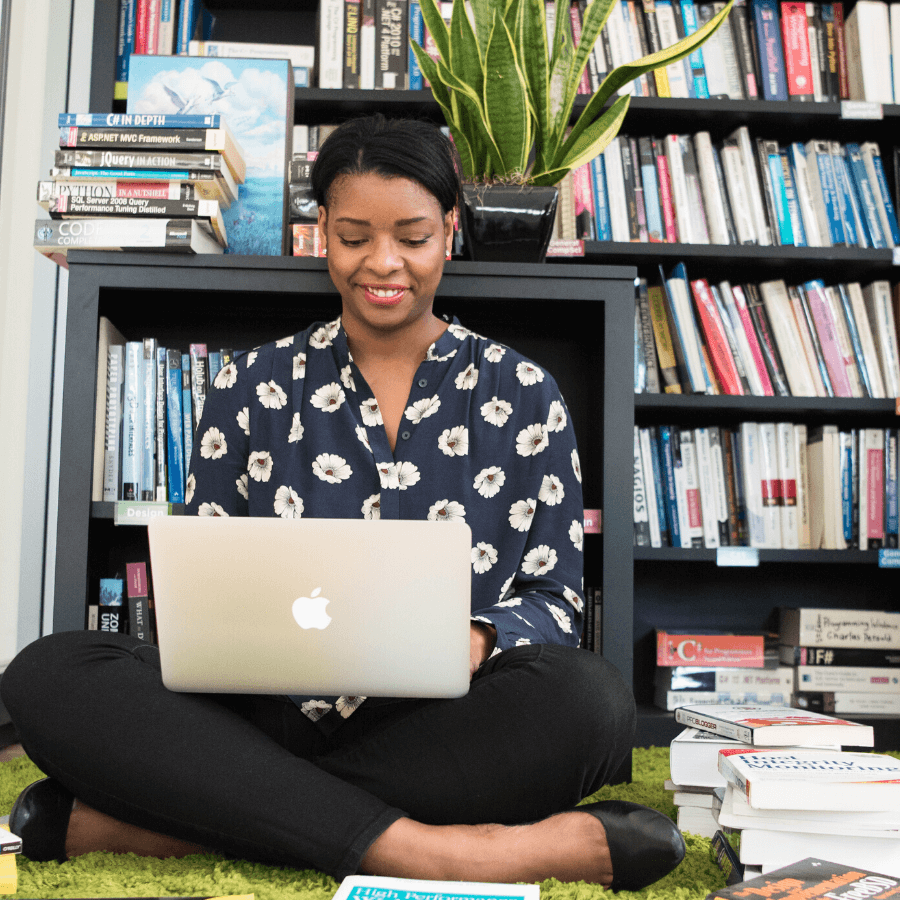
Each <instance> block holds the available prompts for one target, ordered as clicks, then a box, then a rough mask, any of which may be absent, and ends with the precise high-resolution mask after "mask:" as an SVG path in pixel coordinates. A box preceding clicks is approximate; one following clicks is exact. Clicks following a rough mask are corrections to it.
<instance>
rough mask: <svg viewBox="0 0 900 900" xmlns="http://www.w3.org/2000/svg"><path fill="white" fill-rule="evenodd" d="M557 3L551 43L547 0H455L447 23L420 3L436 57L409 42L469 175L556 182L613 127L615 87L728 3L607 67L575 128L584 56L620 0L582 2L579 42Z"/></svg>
mask: <svg viewBox="0 0 900 900" xmlns="http://www.w3.org/2000/svg"><path fill="white" fill-rule="evenodd" d="M553 2H554V4H555V6H556V11H555V12H556V15H555V21H556V26H555V31H554V35H553V39H552V45H550V42H549V40H548V33H547V32H548V29H547V24H546V12H545V7H544V0H453V10H452V15H451V18H450V22H449V25H448V24H447V23H446V22H445V21H444V19H443V18H442V17H441V11H440V8H439V6H438V2H436V0H419V3H420V7H421V10H422V17H423V19H424V22H425V26H426V27H427V28H428V31H429V32H430V34H431V36H432V38H433V40H434V43H435V46H436V48H437V52H438V55H439V57H438V58H436V59H433V58H432V57H431V56H429V55H428V54H427V53H426V52H425V50H424V49H423V47H422V46H421V45H419V44H417V43H416V42H415V41H413V42H411V45H412V49H413V52H414V53H415V55H416V59H417V60H418V62H419V66H420V68H421V70H422V74H423V75H424V76H425V78H427V79H428V81H429V83H430V85H431V91H432V94H433V95H434V98H435V100H436V101H437V102H438V104H439V106H440V107H441V109H442V110H443V113H444V117H445V118H446V120H447V125H448V126H449V129H450V133H451V135H452V136H453V140H454V142H455V144H456V147H457V149H458V151H459V154H460V159H461V162H462V169H463V171H462V175H463V180H464V181H466V182H471V183H482V182H494V181H500V182H504V181H505V182H513V183H516V182H518V183H522V184H534V185H554V184H558V183H559V182H560V181H561V180H562V178H563V177H564V176H565V175H566V173H567V172H569V171H571V170H572V169H575V168H577V167H578V166H581V165H583V164H584V163H586V162H589V161H590V160H591V159H593V158H594V157H595V156H597V154H598V153H600V152H602V151H603V149H604V148H605V147H606V146H607V144H609V142H610V141H611V140H612V139H613V138H614V137H615V136H616V134H618V132H619V129H620V128H621V127H622V120H623V119H624V118H625V113H626V112H627V111H628V104H629V102H630V100H631V98H630V96H628V95H627V94H626V95H623V96H620V97H618V98H617V99H616V100H615V101H614V102H613V103H612V104H611V105H610V106H608V107H607V104H608V103H609V101H610V99H611V98H612V97H613V96H614V95H616V94H617V93H618V91H619V89H620V88H622V87H624V86H625V85H627V84H629V82H631V81H632V80H633V79H635V78H637V77H639V76H640V75H643V74H644V73H645V72H650V71H652V70H653V69H656V68H660V67H662V66H666V65H670V64H671V63H673V62H676V61H678V60H680V59H682V58H683V57H685V56H687V55H688V54H689V53H691V52H692V51H693V50H695V49H696V48H697V47H699V46H700V45H701V44H702V43H703V42H704V41H705V40H706V39H707V38H708V37H709V36H710V35H711V34H712V33H713V32H714V31H715V30H716V29H717V28H718V27H719V26H720V25H721V24H722V22H723V21H724V19H725V17H726V16H727V15H728V12H729V11H730V9H731V4H732V3H733V2H734V0H729V2H728V4H727V5H726V6H725V8H724V9H722V10H721V11H720V12H718V13H717V14H716V15H715V16H714V17H713V18H712V19H710V21H709V22H707V23H706V24H705V25H704V26H703V27H702V28H699V29H698V30H697V31H695V32H694V33H693V34H691V35H689V36H688V37H686V38H684V39H683V40H681V41H679V42H678V43H677V44H673V45H672V46H671V47H667V48H665V49H663V50H661V51H659V52H658V53H651V54H650V55H649V56H644V57H642V58H641V59H637V60H635V61H634V62H631V63H628V64H627V65H623V66H619V67H618V68H616V69H614V70H613V71H611V72H610V73H609V74H608V75H607V76H606V78H605V79H604V80H603V83H602V84H601V85H600V87H599V88H598V89H597V91H596V92H595V93H594V94H593V96H592V97H591V98H590V100H589V101H588V102H587V105H586V106H585V108H584V109H583V110H582V112H581V114H580V115H579V116H578V118H577V120H576V121H575V123H574V124H573V125H572V126H571V128H570V127H569V126H570V121H571V118H572V110H573V108H574V105H575V98H576V95H577V94H578V86H579V84H580V83H581V79H582V74H583V72H584V69H585V66H586V65H587V62H588V57H589V56H590V54H591V52H592V51H593V48H594V44H595V42H596V41H597V38H598V37H599V35H600V30H601V29H602V28H603V25H604V23H605V22H606V20H607V18H608V17H609V14H610V12H611V11H612V10H613V9H614V8H615V7H616V6H617V5H618V3H619V0H591V2H589V3H588V5H587V6H586V8H585V10H584V20H583V23H582V33H581V39H580V40H579V42H578V44H577V45H575V44H574V42H573V39H572V31H571V26H570V19H569V2H570V0H553ZM467 4H468V5H470V8H471V15H470V13H469V11H467V9H466V6H467Z"/></svg>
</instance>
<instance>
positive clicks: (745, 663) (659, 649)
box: [656, 628, 766, 669]
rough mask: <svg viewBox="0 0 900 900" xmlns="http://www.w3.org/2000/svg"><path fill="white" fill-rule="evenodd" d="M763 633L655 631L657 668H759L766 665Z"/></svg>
mask: <svg viewBox="0 0 900 900" xmlns="http://www.w3.org/2000/svg"><path fill="white" fill-rule="evenodd" d="M765 645H766V636H765V635H764V634H715V633H713V634H702V633H697V632H694V633H688V634H685V633H680V632H671V631H666V630H665V629H660V628H658V629H657V630H656V664H657V665H658V666H740V667H743V668H751V669H759V668H763V667H764V665H765Z"/></svg>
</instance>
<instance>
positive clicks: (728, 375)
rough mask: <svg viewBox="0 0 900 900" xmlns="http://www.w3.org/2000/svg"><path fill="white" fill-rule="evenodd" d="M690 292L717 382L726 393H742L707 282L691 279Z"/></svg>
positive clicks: (721, 323) (723, 329) (722, 325)
mask: <svg viewBox="0 0 900 900" xmlns="http://www.w3.org/2000/svg"><path fill="white" fill-rule="evenodd" d="M691 293H692V295H693V298H694V304H695V307H696V310H697V314H698V316H699V319H700V324H701V327H702V328H703V333H704V335H705V337H706V346H707V348H708V350H709V355H710V357H711V358H712V365H713V370H714V371H715V375H716V378H717V379H718V381H719V384H720V385H721V386H722V389H723V391H724V392H725V393H726V394H731V395H743V393H744V389H743V387H742V386H741V380H740V376H739V374H738V371H737V368H736V366H735V362H734V358H733V357H732V354H731V348H730V346H729V344H728V340H727V338H726V335H725V326H724V323H723V322H722V319H721V317H720V315H719V311H718V309H717V307H716V304H715V301H714V299H713V296H712V291H711V290H710V285H709V282H708V281H707V280H706V279H703V278H701V279H696V280H694V281H692V282H691Z"/></svg>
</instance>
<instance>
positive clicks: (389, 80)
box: [375, 0, 409, 90]
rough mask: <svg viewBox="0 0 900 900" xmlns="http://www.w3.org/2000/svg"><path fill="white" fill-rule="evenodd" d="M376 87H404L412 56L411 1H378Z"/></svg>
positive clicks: (385, 88) (402, 88)
mask: <svg viewBox="0 0 900 900" xmlns="http://www.w3.org/2000/svg"><path fill="white" fill-rule="evenodd" d="M375 10H376V19H375V25H376V60H375V65H376V68H375V87H376V88H381V89H382V90H404V89H405V88H406V84H407V72H406V61H407V57H408V56H409V46H408V43H409V4H408V0H376V4H375Z"/></svg>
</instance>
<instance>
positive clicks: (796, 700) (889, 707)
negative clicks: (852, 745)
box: [791, 691, 900, 716]
mask: <svg viewBox="0 0 900 900" xmlns="http://www.w3.org/2000/svg"><path fill="white" fill-rule="evenodd" d="M791 705H792V706H796V707H797V708H798V709H808V710H810V711H811V712H824V713H829V714H830V715H842V716H860V715H872V716H897V715H900V694H897V693H890V694H876V693H873V692H872V691H798V692H795V693H794V694H793V695H792V697H791Z"/></svg>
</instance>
